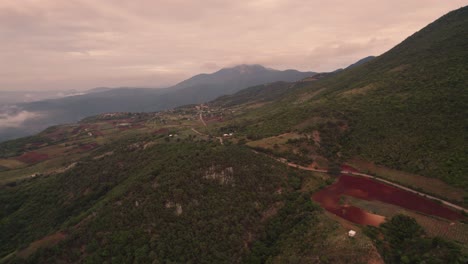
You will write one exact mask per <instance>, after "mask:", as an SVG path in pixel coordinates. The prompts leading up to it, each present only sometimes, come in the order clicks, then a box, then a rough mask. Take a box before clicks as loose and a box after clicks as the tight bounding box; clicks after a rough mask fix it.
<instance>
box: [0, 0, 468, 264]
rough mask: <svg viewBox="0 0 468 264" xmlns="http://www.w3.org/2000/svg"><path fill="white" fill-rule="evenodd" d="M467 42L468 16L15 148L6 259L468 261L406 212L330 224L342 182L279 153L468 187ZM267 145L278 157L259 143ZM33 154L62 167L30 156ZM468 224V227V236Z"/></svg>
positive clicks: (8, 146) (1, 154)
mask: <svg viewBox="0 0 468 264" xmlns="http://www.w3.org/2000/svg"><path fill="white" fill-rule="evenodd" d="M467 33H468V7H465V8H462V9H459V10H456V11H454V12H451V13H449V14H447V15H446V16H444V17H442V18H441V19H439V20H437V21H436V22H434V23H432V24H431V25H429V26H428V27H426V28H424V29H423V30H421V31H420V32H418V33H416V34H415V35H413V36H411V37H410V38H408V39H407V40H405V41H404V42H403V43H401V44H400V45H398V46H396V47H395V48H394V49H392V50H390V51H389V52H387V53H385V54H383V55H382V56H379V57H377V58H375V59H372V60H371V61H368V62H366V63H363V64H360V65H357V66H354V67H351V68H348V69H345V70H343V71H340V72H335V73H332V74H327V75H323V76H320V78H319V77H317V78H313V79H308V80H303V81H300V82H296V83H283V82H279V83H272V84H268V85H261V86H256V87H251V88H249V89H246V90H242V91H240V92H238V93H236V94H234V95H232V96H224V97H221V98H219V99H217V100H215V101H213V102H211V103H209V104H208V105H200V106H187V107H185V108H184V107H180V108H178V109H175V110H171V111H167V112H164V113H156V114H141V115H140V114H138V115H135V116H133V115H132V114H128V113H120V114H118V113H113V114H111V115H110V116H107V115H101V116H96V117H91V118H88V119H87V120H85V121H83V122H82V123H80V124H78V125H75V126H71V127H69V128H66V129H65V128H64V127H56V128H51V129H49V130H50V131H49V132H50V133H46V132H47V131H46V132H44V133H42V134H40V135H38V136H35V137H30V138H24V139H19V140H15V141H10V142H5V143H3V144H1V145H0V146H2V147H3V148H4V149H2V150H1V151H0V161H2V162H3V163H2V164H4V165H5V166H6V167H5V168H1V167H0V169H1V170H5V171H4V172H0V177H5V178H8V179H7V180H8V181H5V183H6V184H5V185H0V208H1V210H0V263H314V262H317V263H366V262H371V260H376V263H380V262H379V261H381V260H382V259H383V260H385V261H387V262H388V263H405V262H406V263H414V262H418V261H427V262H429V261H432V260H435V261H433V262H434V263H463V262H465V261H466V245H463V244H462V245H460V243H459V242H460V241H461V240H459V239H458V240H457V239H453V240H454V241H458V242H449V241H445V240H442V239H440V238H433V237H428V236H426V235H425V233H424V231H423V230H422V228H421V227H420V226H419V225H418V224H417V222H416V220H413V219H411V218H408V217H406V216H396V217H394V218H393V219H391V220H389V219H388V221H387V222H386V223H384V224H383V225H381V226H380V227H376V228H364V230H365V233H364V232H361V231H362V229H361V228H362V226H359V225H354V224H351V223H349V222H343V221H344V220H342V219H338V218H337V216H333V215H331V214H328V213H325V212H324V210H323V209H321V208H320V207H319V206H318V205H317V204H316V203H314V202H313V201H312V200H311V195H312V193H313V192H315V191H317V190H318V189H320V188H322V187H324V186H325V185H326V184H330V183H331V182H333V178H331V176H329V175H327V174H324V173H322V174H314V173H312V172H308V171H302V170H298V169H294V168H290V167H287V166H286V165H285V164H284V163H282V162H279V161H278V160H276V159H274V158H272V157H268V155H270V154H271V156H277V157H278V158H285V156H284V155H285V153H286V154H288V155H291V157H289V156H286V159H289V160H292V161H294V162H298V163H299V161H302V160H303V161H304V162H303V165H304V166H306V165H309V163H310V162H311V161H312V158H313V159H315V158H316V157H318V156H321V157H323V158H326V159H327V160H328V161H329V163H328V164H327V165H328V168H333V169H334V171H336V174H339V170H340V167H339V166H338V165H339V164H340V163H342V162H345V161H347V160H349V159H351V158H353V157H360V158H362V159H365V160H368V161H372V162H376V163H378V164H384V165H386V166H388V167H391V168H396V169H399V170H403V171H409V172H414V173H417V174H421V175H425V176H431V177H436V178H440V179H443V180H444V181H446V182H448V183H450V184H452V185H455V186H460V187H463V188H465V189H466V188H467V184H468V183H467V180H466V177H465V176H466V174H467V173H468V172H467V168H466V164H467V162H466V161H467V160H466V157H467V155H466V149H465V145H466V144H465V135H466V127H468V124H467V122H466V121H467V120H466V117H467V116H468V113H467V107H466V102H467V101H468V100H467V99H468V98H467V89H466V88H467V87H466V85H467V83H468V79H467V78H468V72H467V68H468V67H467V63H468V49H467V47H468V45H467V44H468V40H467V39H466V37H465V36H466V35H468V34H467ZM202 115H205V119H206V120H203V116H202ZM101 126H102V128H101ZM69 130H70V131H69ZM73 131H75V132H73ZM230 132H233V134H232V135H231V136H226V137H224V135H223V134H224V133H230ZM285 132H291V133H287V134H284V133H285ZM93 133H94V134H93ZM71 135H74V137H73V139H72V137H71ZM267 137H269V140H270V141H271V144H272V145H273V150H270V151H265V153H267V154H268V155H265V153H263V154H262V153H257V152H255V151H252V149H250V148H249V147H248V146H251V147H255V145H249V144H245V143H251V142H254V141H257V143H258V142H259V141H261V140H263V139H265V138H267ZM222 139H224V140H222ZM278 142H284V144H282V143H281V144H278ZM263 143H265V142H263ZM265 144H266V143H265ZM260 145H261V144H260ZM280 145H281V146H280ZM285 145H287V146H286V147H285ZM291 146H292V147H291ZM289 147H291V148H289ZM260 148H261V147H260ZM260 148H259V149H260ZM294 148H297V149H299V153H298V152H294V151H293V150H294ZM264 150H265V148H264ZM31 152H37V153H35V155H36V158H37V156H38V155H39V156H40V154H41V153H49V154H50V156H47V155H46V156H45V158H44V159H46V160H45V161H42V160H40V159H38V158H37V159H38V160H36V161H34V160H33V161H30V162H29V163H28V162H27V160H26V161H24V162H21V161H20V160H18V157H20V155H22V154H24V153H29V154H30V156H31V155H32V154H34V153H31ZM315 152H316V153H315ZM299 154H300V155H299ZM312 154H314V155H315V156H314V157H312ZM72 155H75V156H74V157H75V158H76V159H77V160H76V162H75V160H73V164H69V163H64V164H62V163H60V164H58V163H57V164H55V163H47V159H50V160H54V159H58V157H60V158H62V157H61V156H64V157H68V158H70V157H71V156H72ZM298 155H299V156H298ZM43 156H44V155H43ZM32 157H34V155H32ZM297 157H299V158H304V159H298V160H294V158H297ZM23 158H24V157H23ZM314 161H316V160H314ZM15 162H16V163H15ZM70 162H72V161H70ZM18 163H20V164H19V165H18ZM301 164H302V163H301ZM7 165H8V166H7ZM318 165H320V164H318V163H317V166H318ZM42 166H43V167H42ZM47 166H49V167H47ZM52 166H55V167H53V170H52V172H50V171H48V172H46V170H47V169H52ZM41 168H44V170H45V171H37V172H38V173H34V174H33V175H31V176H29V175H30V174H28V173H30V172H36V169H41ZM19 172H21V173H22V174H23V175H21V177H16V176H17V175H16V176H15V175H14V174H15V173H19ZM12 175H13V176H14V177H12ZM2 180H3V179H2ZM341 198H342V197H341ZM341 198H340V204H341V202H347V201H346V199H343V201H342V200H341ZM368 202H369V204H371V203H372V202H373V201H368ZM369 206H370V205H369ZM415 215H417V216H420V215H418V214H417V213H415ZM424 217H427V218H430V216H424ZM424 219H426V218H424ZM465 219H466V218H465ZM465 219H462V220H460V221H455V222H453V225H454V226H455V228H459V229H457V230H462V231H461V233H462V232H464V230H466V229H463V228H464V227H465V226H464V223H463V221H465ZM431 220H433V221H434V222H431V223H436V221H439V222H443V223H442V224H441V225H437V226H434V228H435V229H437V228H439V227H440V226H443V227H444V228H445V227H446V226H447V225H451V223H450V222H447V221H446V220H444V219H436V218H435V217H434V218H433V219H431ZM340 221H342V222H340ZM350 226H351V227H350ZM350 228H353V229H357V230H358V235H357V236H356V237H354V238H349V237H348V236H347V231H348V230H349V229H350ZM432 231H433V230H432ZM436 231H438V230H436ZM372 242H373V243H374V244H372ZM379 253H380V255H379Z"/></svg>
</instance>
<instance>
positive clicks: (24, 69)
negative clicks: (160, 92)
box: [0, 0, 468, 91]
mask: <svg viewBox="0 0 468 264" xmlns="http://www.w3.org/2000/svg"><path fill="white" fill-rule="evenodd" d="M467 4H468V1H467V0H464V1H461V0H379V1H376V0H359V1H358V0H356V1H351V0H327V1H318V0H257V1H254V0H252V1H247V0H238V1H232V0H224V1H218V0H198V1H196V0H193V1H188V0H185V1H184V0H128V1H125V0H0V91H1V90H22V89H26V90H41V89H44V90H51V89H89V88H93V87H98V86H112V87H115V86H147V87H163V86H167V85H170V84H174V83H176V82H178V81H181V80H183V79H185V78H187V77H190V76H192V75H194V74H198V73H201V72H208V73H209V72H213V71H216V70H217V69H219V68H222V67H228V66H233V65H237V64H243V63H247V64H257V63H258V64H262V65H264V66H267V67H271V68H276V69H290V68H293V69H298V70H304V71H305V70H310V71H330V70H334V69H337V68H340V67H345V66H347V65H349V64H351V63H353V62H355V61H356V60H358V59H360V58H362V57H365V56H368V55H379V54H382V53H383V52H385V51H387V50H388V49H390V48H391V47H393V46H395V45H396V44H398V43H399V42H401V41H402V40H404V39H405V38H406V37H408V36H409V35H411V34H413V33H414V32H416V31H417V30H419V29H421V28H422V27H424V26H426V25H427V24H428V23H430V22H432V21H433V20H435V19H437V18H439V17H440V16H442V15H444V14H446V13H447V12H449V11H451V10H454V9H457V8H459V7H462V6H464V5H467Z"/></svg>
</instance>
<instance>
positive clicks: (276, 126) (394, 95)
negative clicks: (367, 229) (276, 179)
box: [224, 7, 468, 188]
mask: <svg viewBox="0 0 468 264" xmlns="http://www.w3.org/2000/svg"><path fill="white" fill-rule="evenodd" d="M467 35H468V7H465V8H461V9H459V10H456V11H453V12H451V13H449V14H447V15H445V16H443V17H442V18H440V19H439V20H437V21H435V22H434V23H432V24H430V25H428V26H427V27H426V28H424V29H422V30H421V31H419V32H417V33H416V34H414V35H413V36H411V37H409V38H408V39H406V40H405V41H404V42H402V43H401V44H399V45H398V46H396V47H395V48H393V49H391V50H390V51H388V52H387V53H385V54H383V55H381V56H379V57H377V58H375V59H373V60H371V61H370V62H367V63H364V64H362V65H359V66H356V67H352V68H350V69H346V70H344V71H341V72H338V73H335V74H333V75H329V76H327V77H325V78H323V79H321V80H318V81H315V82H308V83H301V85H302V86H303V87H302V88H299V89H294V91H292V92H290V93H289V94H288V95H287V96H285V97H283V99H282V100H279V101H277V102H275V103H272V104H269V105H267V106H264V107H262V108H259V109H256V110H255V111H253V112H249V113H247V114H246V115H245V116H244V118H243V120H244V122H242V123H239V122H238V121H236V122H235V123H236V124H237V126H238V128H239V129H240V131H242V133H244V134H245V135H247V136H249V137H250V138H263V137H268V136H273V135H277V134H280V133H283V132H285V131H294V130H296V131H299V132H307V131H311V130H314V129H318V130H320V131H321V132H322V133H321V134H323V135H325V137H327V139H328V142H327V144H329V147H328V149H327V150H326V151H327V152H331V153H328V155H329V156H330V157H331V156H335V158H338V157H337V156H336V154H338V153H340V155H341V158H340V159H341V160H346V159H347V158H351V157H356V156H357V157H361V158H364V159H366V160H368V161H373V162H376V163H377V164H383V165H385V166H388V167H391V168H395V169H399V170H403V171H408V172H412V173H416V174H421V175H425V176H430V177H436V178H440V179H442V180H444V181H446V182H448V183H450V184H453V185H455V186H460V187H463V188H467V187H468V181H467V180H466V175H467V174H468V166H466V164H468V160H467V152H466V128H467V127H468V122H467V116H468V107H467V103H466V102H468V87H467V86H468V38H466V37H465V36H467ZM224 100H226V99H224Z"/></svg>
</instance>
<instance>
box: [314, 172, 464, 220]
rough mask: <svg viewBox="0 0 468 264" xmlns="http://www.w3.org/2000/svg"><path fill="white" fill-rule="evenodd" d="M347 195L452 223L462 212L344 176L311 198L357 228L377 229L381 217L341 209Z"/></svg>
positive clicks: (385, 186) (383, 186)
mask: <svg viewBox="0 0 468 264" xmlns="http://www.w3.org/2000/svg"><path fill="white" fill-rule="evenodd" d="M342 195H348V196H352V197H356V198H359V199H364V200H378V201H381V202H384V203H389V204H394V205H397V206H400V207H403V208H406V209H409V210H413V211H418V212H421V213H424V214H429V215H435V216H439V217H442V218H446V219H449V220H457V219H461V218H462V215H461V214H460V213H459V212H456V211H453V210H451V209H449V208H447V207H444V206H442V205H441V204H439V203H437V202H434V201H432V200H429V199H426V198H424V197H422V196H419V195H417V194H414V193H410V192H407V191H404V190H401V189H398V188H396V187H393V186H389V185H385V184H383V183H379V182H377V181H374V180H372V179H367V178H361V177H355V176H349V175H341V176H340V178H339V180H338V181H337V182H336V183H334V184H332V185H330V186H328V187H327V188H325V189H323V190H321V191H319V192H317V193H315V194H314V195H313V196H312V198H313V199H314V200H315V201H316V202H319V203H320V204H321V205H322V206H323V207H324V208H325V209H326V210H327V211H330V212H332V213H334V214H336V215H338V216H340V217H342V218H345V219H347V220H349V221H351V222H354V223H357V224H366V225H376V224H377V225H378V224H379V222H380V223H381V221H383V217H382V216H378V215H373V214H370V213H368V212H366V211H364V210H362V209H360V208H357V207H354V206H347V205H340V204H339V200H340V196H342Z"/></svg>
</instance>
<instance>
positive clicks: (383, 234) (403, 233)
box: [365, 215, 468, 264]
mask: <svg viewBox="0 0 468 264" xmlns="http://www.w3.org/2000/svg"><path fill="white" fill-rule="evenodd" d="M365 231H366V233H367V234H368V235H369V236H370V237H371V238H373V239H374V241H375V244H376V245H377V248H378V249H379V251H380V253H381V255H382V257H383V258H384V260H385V263H389V264H391V263H441V264H442V263H453V264H456V263H466V262H467V261H468V256H467V255H466V254H463V253H462V250H461V248H460V246H459V245H457V244H455V243H453V242H448V241H445V240H443V239H441V238H438V237H434V238H428V237H425V236H424V230H423V228H422V227H421V226H419V224H418V223H417V222H416V220H415V219H413V218H411V217H409V216H405V215H396V216H394V217H393V218H392V219H391V220H390V221H387V222H385V223H383V224H382V225H381V226H380V227H379V228H375V227H368V228H367V229H366V230H365Z"/></svg>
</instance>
